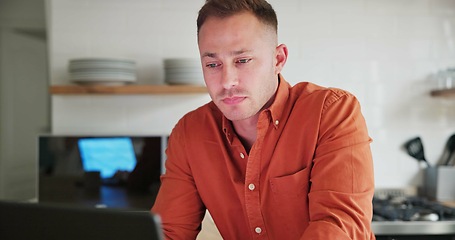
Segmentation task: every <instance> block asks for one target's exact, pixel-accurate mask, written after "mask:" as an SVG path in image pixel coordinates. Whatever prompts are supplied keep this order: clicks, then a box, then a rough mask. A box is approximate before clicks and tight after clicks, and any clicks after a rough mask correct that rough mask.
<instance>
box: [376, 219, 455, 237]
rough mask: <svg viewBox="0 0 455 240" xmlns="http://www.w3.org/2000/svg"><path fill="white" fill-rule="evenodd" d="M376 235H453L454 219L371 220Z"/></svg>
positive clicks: (454, 230) (454, 228)
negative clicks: (434, 220)
mask: <svg viewBox="0 0 455 240" xmlns="http://www.w3.org/2000/svg"><path fill="white" fill-rule="evenodd" d="M371 228H372V229H373V232H374V233H375V234H376V235H454V236H455V221H437V222H430V221H414V222H405V221H388V222H372V223H371Z"/></svg>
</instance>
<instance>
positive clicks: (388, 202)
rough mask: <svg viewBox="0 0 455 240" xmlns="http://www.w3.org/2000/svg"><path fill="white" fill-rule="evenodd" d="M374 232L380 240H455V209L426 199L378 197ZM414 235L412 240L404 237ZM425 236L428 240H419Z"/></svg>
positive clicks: (373, 226)
mask: <svg viewBox="0 0 455 240" xmlns="http://www.w3.org/2000/svg"><path fill="white" fill-rule="evenodd" d="M372 228H373V231H374V233H375V234H376V236H377V238H378V239H450V240H452V239H455V237H454V236H455V208H452V207H448V206H445V205H443V204H442V203H439V202H436V201H431V200H429V199H427V198H425V197H418V196H406V195H375V197H374V198H373V222H372ZM411 235H412V236H413V237H412V238H406V237H405V236H411ZM423 235H424V236H426V238H418V236H423ZM379 236H389V237H388V238H380V237H379ZM391 236H394V237H391ZM397 236H401V237H397ZM428 236H431V238H428ZM437 236H440V237H438V238H437ZM443 236H446V237H447V238H442V237H443Z"/></svg>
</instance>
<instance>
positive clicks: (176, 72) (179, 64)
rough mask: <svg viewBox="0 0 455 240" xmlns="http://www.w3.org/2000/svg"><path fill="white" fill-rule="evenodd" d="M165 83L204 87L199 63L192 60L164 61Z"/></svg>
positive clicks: (174, 59) (197, 60) (176, 59)
mask: <svg viewBox="0 0 455 240" xmlns="http://www.w3.org/2000/svg"><path fill="white" fill-rule="evenodd" d="M164 71H165V72H164V74H165V82H166V83H168V84H171V85H178V84H182V85H202V86H203V85H204V76H203V74H202V68H201V61H200V60H199V59H193V58H172V59H164Z"/></svg>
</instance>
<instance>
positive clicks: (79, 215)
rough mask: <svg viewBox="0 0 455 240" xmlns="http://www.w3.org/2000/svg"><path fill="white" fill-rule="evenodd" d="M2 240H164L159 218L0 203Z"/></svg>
mask: <svg viewBox="0 0 455 240" xmlns="http://www.w3.org/2000/svg"><path fill="white" fill-rule="evenodd" d="M0 239H2V240H25V239H27V240H30V239H35V240H41V239H43V240H76V239H77V240H81V239H84V240H95V239H96V240H101V239H107V240H117V239H127V240H162V239H163V236H162V231H161V224H160V220H159V217H158V216H157V215H154V214H152V213H151V212H149V211H125V210H119V209H112V208H106V209H99V208H82V207H69V206H64V205H49V204H38V203H19V202H8V201H0Z"/></svg>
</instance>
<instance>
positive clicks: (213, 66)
mask: <svg viewBox="0 0 455 240" xmlns="http://www.w3.org/2000/svg"><path fill="white" fill-rule="evenodd" d="M205 66H206V67H208V68H215V67H217V66H218V64H216V63H207V64H206V65H205Z"/></svg>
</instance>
